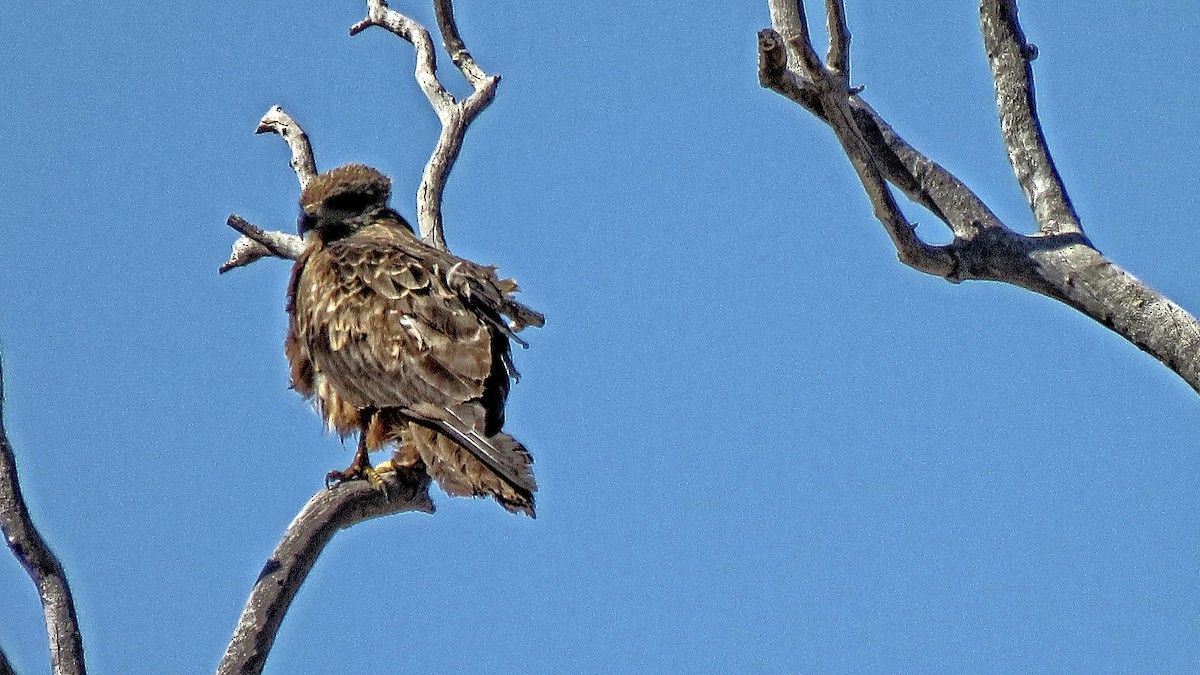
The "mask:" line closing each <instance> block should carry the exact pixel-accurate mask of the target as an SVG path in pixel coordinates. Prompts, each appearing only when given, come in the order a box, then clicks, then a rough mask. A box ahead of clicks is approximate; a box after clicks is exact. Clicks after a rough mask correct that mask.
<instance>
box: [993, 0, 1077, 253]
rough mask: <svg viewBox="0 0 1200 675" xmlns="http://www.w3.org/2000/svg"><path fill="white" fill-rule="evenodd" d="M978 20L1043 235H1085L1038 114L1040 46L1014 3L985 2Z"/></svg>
mask: <svg viewBox="0 0 1200 675" xmlns="http://www.w3.org/2000/svg"><path fill="white" fill-rule="evenodd" d="M979 22H980V27H981V29H982V32H983V42H984V46H985V47H986V49H987V55H988V63H989V64H990V65H991V68H992V80H993V82H994V83H995V87H996V107H997V109H998V110H999V113H1000V130H1001V131H1002V132H1003V135H1004V144H1005V146H1006V147H1007V148H1008V161H1009V163H1010V164H1011V165H1012V168H1013V173H1014V174H1016V177H1017V182H1018V183H1020V185H1021V190H1022V191H1023V192H1024V193H1025V199H1026V200H1027V201H1028V202H1029V208H1031V209H1032V210H1033V215H1034V219H1036V220H1037V222H1038V225H1039V227H1040V229H1041V231H1042V232H1043V233H1044V234H1050V235H1054V234H1076V235H1082V234H1083V228H1082V227H1081V226H1080V224H1079V216H1078V215H1077V214H1076V213H1075V207H1074V206H1073V205H1072V204H1071V200H1070V198H1069V197H1068V196H1067V189H1066V187H1065V186H1064V185H1063V182H1062V177H1060V176H1059V174H1058V169H1057V168H1055V166H1054V159H1053V158H1052V157H1051V156H1050V149H1049V148H1048V147H1047V146H1046V137H1045V135H1044V134H1043V133H1042V124H1041V122H1040V121H1039V120H1038V116H1037V102H1036V99H1035V97H1034V89H1033V68H1032V67H1031V66H1030V62H1031V61H1032V60H1033V59H1034V58H1035V57H1036V56H1037V48H1036V47H1034V46H1033V45H1032V44H1030V43H1028V42H1026V41H1025V33H1024V32H1023V31H1022V30H1021V26H1020V24H1018V23H1017V5H1016V2H1015V0H982V1H981V2H980V3H979Z"/></svg>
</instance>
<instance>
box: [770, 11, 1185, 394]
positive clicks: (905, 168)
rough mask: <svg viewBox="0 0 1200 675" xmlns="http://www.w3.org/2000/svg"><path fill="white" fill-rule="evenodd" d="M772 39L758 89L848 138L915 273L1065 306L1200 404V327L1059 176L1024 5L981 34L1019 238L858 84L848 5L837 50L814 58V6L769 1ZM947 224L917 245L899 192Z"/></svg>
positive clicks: (835, 32)
mask: <svg viewBox="0 0 1200 675" xmlns="http://www.w3.org/2000/svg"><path fill="white" fill-rule="evenodd" d="M768 3H769V5H770V9H771V22H772V26H773V27H772V28H768V29H765V30H762V31H760V32H759V35H758V46H759V63H758V74H759V82H760V83H761V84H762V86H764V87H766V88H769V89H771V90H773V91H775V92H777V93H779V94H781V95H783V96H785V97H787V98H789V99H791V100H792V101H795V102H796V103H798V104H799V105H801V106H802V107H804V108H805V109H806V110H808V111H809V112H811V113H812V114H813V115H815V116H816V117H817V118H818V119H820V120H822V121H824V122H825V123H826V124H828V125H829V126H830V127H831V128H832V129H833V131H834V133H835V134H836V135H837V137H838V141H839V142H840V143H841V145H842V149H843V150H844V151H845V153H846V156H847V157H848V158H849V160H850V162H851V164H852V165H853V166H854V169H855V171H856V172H857V173H858V176H859V179H860V180H861V181H862V184H863V188H864V189H865V190H866V192H867V195H868V197H869V198H870V199H871V203H872V205H873V206H874V211H875V216H876V217H877V218H878V219H879V221H880V223H882V224H883V226H884V228H885V229H886V230H887V232H888V234H889V236H890V237H891V238H892V241H893V243H894V244H895V246H896V250H897V252H898V255H899V258H900V260H901V261H902V262H904V263H905V264H906V265H909V266H911V267H913V268H915V269H918V270H920V271H922V272H925V273H928V274H934V275H937V276H940V277H943V278H945V279H947V280H949V281H952V282H960V281H964V280H968V279H979V280H987V281H1002V282H1005V283H1009V284H1013V285H1016V286H1020V287H1022V288H1026V289H1029V290H1031V291H1034V292H1036V293H1040V294H1042V295H1045V296H1047V297H1051V298H1054V299H1056V300H1059V301H1061V302H1063V303H1065V304H1067V305H1069V306H1071V307H1074V308H1075V309H1077V310H1079V311H1080V312H1082V313H1084V314H1086V315H1087V316H1089V317H1091V318H1093V319H1095V320H1096V321H1098V322H1100V323H1101V324H1103V325H1104V326H1107V327H1108V328H1110V329H1112V330H1113V331H1114V332H1116V333H1117V334H1119V335H1121V336H1122V337H1124V338H1125V339H1127V340H1129V341H1130V342H1132V343H1133V344H1135V345H1137V346H1138V347H1139V348H1140V349H1142V350H1144V351H1146V352H1147V353H1149V354H1150V355H1152V356H1154V357H1155V358H1157V359H1158V360H1159V361H1162V362H1163V363H1164V364H1166V365H1167V367H1168V368H1170V369H1171V370H1173V371H1175V372H1176V373H1177V374H1178V375H1179V376H1180V377H1182V378H1183V379H1184V380H1185V381H1186V382H1187V383H1188V384H1189V385H1191V387H1192V388H1193V389H1194V390H1196V391H1198V392H1200V359H1198V358H1197V355H1198V354H1200V323H1197V321H1196V319H1195V317H1193V316H1192V315H1191V314H1189V313H1188V312H1186V311H1185V310H1183V309H1182V308H1181V307H1179V306H1178V305H1176V304H1175V303H1173V302H1171V301H1170V300H1168V299H1167V298H1165V297H1163V296H1162V295H1161V294H1160V293H1158V292H1157V291H1155V290H1154V289H1152V288H1150V287H1149V286H1147V285H1146V284H1144V283H1142V282H1141V281H1139V280H1138V279H1137V278H1135V277H1134V276H1133V275H1131V274H1129V273H1128V272H1126V271H1124V270H1122V269H1121V268H1120V267H1118V266H1117V265H1115V264H1113V262H1112V261H1110V260H1108V259H1107V258H1106V257H1105V256H1104V255H1103V254H1102V253H1100V252H1099V251H1098V250H1096V248H1095V247H1093V246H1092V244H1091V242H1090V241H1089V240H1088V238H1087V236H1086V235H1085V234H1084V231H1083V227H1082V226H1081V225H1080V223H1079V217H1078V216H1077V215H1076V213H1075V209H1074V207H1073V206H1072V205H1071V201H1070V199H1069V198H1068V196H1067V191H1066V188H1065V187H1064V185H1063V181H1062V179H1061V177H1060V176H1059V174H1058V171H1057V169H1056V168H1055V166H1054V161H1053V160H1052V158H1051V156H1050V151H1049V149H1048V148H1047V146H1046V139H1045V136H1044V135H1043V133H1042V128H1041V124H1040V123H1039V121H1038V117H1037V109H1036V105H1035V99H1034V89H1033V71H1032V68H1031V67H1030V62H1031V61H1032V60H1033V59H1035V58H1036V57H1037V48H1036V47H1035V46H1034V45H1032V44H1030V43H1028V42H1026V40H1025V35H1024V33H1022V31H1021V26H1020V24H1019V23H1018V21H1017V7H1016V2H1015V0H982V1H981V2H980V8H979V13H980V25H981V28H982V33H983V41H984V46H985V47H986V50H987V56H988V61H989V62H990V64H991V68H992V76H993V80H994V82H995V88H996V105H997V108H998V110H999V115H1000V127H1001V132H1002V134H1003V137H1004V143H1005V146H1006V147H1007V149H1008V157H1009V161H1010V162H1011V164H1012V167H1013V172H1014V174H1015V175H1016V178H1017V182H1018V183H1019V184H1020V186H1021V189H1022V191H1023V192H1024V193H1025V197H1026V199H1027V201H1028V202H1029V207H1030V210H1031V211H1032V214H1033V218H1034V220H1035V221H1036V222H1037V224H1038V232H1037V233H1036V234H1033V235H1023V234H1020V233H1018V232H1015V231H1013V230H1012V229H1010V228H1008V227H1007V226H1006V225H1005V224H1004V223H1003V222H1001V221H1000V219H999V218H998V217H996V215H995V214H994V213H992V211H991V210H990V209H989V208H988V207H987V205H986V204H984V203H983V201H982V200H981V199H980V198H979V197H978V196H977V195H976V194H975V193H974V192H972V191H971V190H970V189H969V188H968V187H967V186H966V185H965V184H964V183H963V182H962V181H960V180H959V179H958V178H957V177H955V176H954V175H953V174H951V173H950V172H949V171H947V170H946V169H945V168H943V167H941V166H939V165H938V164H937V163H936V162H934V161H933V160H931V159H930V158H928V157H926V156H925V155H924V154H922V153H921V152H920V151H918V150H916V149H915V148H913V147H912V146H911V145H909V144H908V143H907V142H905V141H904V139H903V138H901V137H900V136H899V134H897V133H896V132H895V131H894V130H893V129H892V128H891V126H889V125H888V123H887V122H886V121H884V120H883V118H881V117H880V116H879V114H878V113H876V112H875V111H874V110H873V109H872V108H871V106H869V105H868V104H867V102H866V101H865V100H863V98H862V97H861V96H860V95H859V91H860V90H859V89H856V88H851V87H850V86H849V83H850V31H849V28H848V27H847V25H846V20H845V11H844V8H843V3H842V2H841V0H826V2H825V11H826V15H827V17H828V27H829V34H830V46H829V51H828V55H827V57H826V62H825V63H822V62H821V60H820V58H819V57H818V56H817V54H816V52H815V50H814V49H813V46H812V42H811V40H810V38H809V32H808V24H807V22H806V19H805V14H804V5H803V3H802V2H797V0H768ZM889 183H890V184H891V185H892V186H895V187H896V188H898V189H900V191H902V192H903V193H904V194H905V195H906V196H907V197H908V198H909V199H911V200H912V201H914V202H916V203H918V204H920V205H921V206H923V207H925V208H926V209H928V210H929V211H930V212H931V213H933V214H934V215H935V216H936V217H937V218H939V219H940V220H942V221H943V222H945V223H946V225H947V226H948V227H949V228H950V230H951V232H952V233H953V234H954V240H953V241H952V242H951V243H949V244H947V245H945V246H934V245H930V244H927V243H925V242H923V241H921V239H920V238H919V237H918V236H917V234H916V230H915V229H914V226H913V225H912V224H911V223H909V222H908V221H907V220H906V219H905V217H904V215H903V214H902V213H901V212H900V209H899V208H898V206H897V205H896V202H895V200H894V198H893V196H892V192H891V188H890V187H889V185H888V184H889Z"/></svg>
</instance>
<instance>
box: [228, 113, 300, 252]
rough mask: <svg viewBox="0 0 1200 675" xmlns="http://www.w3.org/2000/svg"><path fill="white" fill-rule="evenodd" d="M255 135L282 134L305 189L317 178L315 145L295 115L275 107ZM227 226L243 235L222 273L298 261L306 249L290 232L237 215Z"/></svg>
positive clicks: (235, 244)
mask: <svg viewBox="0 0 1200 675" xmlns="http://www.w3.org/2000/svg"><path fill="white" fill-rule="evenodd" d="M254 133H256V134H265V133H274V134H279V135H280V136H281V137H282V138H283V140H284V141H285V142H286V143H287V144H288V148H289V149H291V151H292V159H291V162H289V163H290V164H291V167H292V171H294V172H296V180H298V181H300V189H301V190H303V189H304V186H305V185H308V182H309V181H310V180H312V179H313V178H315V177H316V175H317V162H316V160H314V159H313V151H312V144H311V143H309V141H308V134H306V133H304V129H302V128H301V127H300V125H299V124H298V123H297V122H296V120H294V119H292V116H291V115H289V114H287V113H286V112H284V110H283V108H281V107H279V106H277V105H273V106H271V109H270V110H268V111H267V113H266V114H265V115H263V117H262V119H261V120H259V121H258V128H257V129H255V130H254ZM226 224H227V225H229V226H230V227H232V228H233V229H235V230H237V231H238V232H240V233H241V234H242V236H241V237H238V240H237V241H235V242H233V251H232V252H231V253H230V254H229V260H226V261H225V264H224V265H221V267H220V268H218V269H217V271H218V272H220V273H221V274H224V273H226V272H228V271H229V270H231V269H234V268H235V267H244V266H246V265H249V264H250V263H252V262H254V261H255V260H258V259H259V258H265V257H268V256H273V257H276V258H284V259H287V260H295V259H296V258H299V257H300V253H301V252H302V251H303V250H304V242H303V241H301V240H300V237H298V236H296V235H294V234H289V233H287V232H278V231H276V232H267V231H265V230H263V229H262V228H260V227H258V226H257V225H252V224H251V223H250V222H248V221H247V220H246V219H244V218H242V217H241V216H239V215H237V214H233V215H230V216H229V220H227V221H226Z"/></svg>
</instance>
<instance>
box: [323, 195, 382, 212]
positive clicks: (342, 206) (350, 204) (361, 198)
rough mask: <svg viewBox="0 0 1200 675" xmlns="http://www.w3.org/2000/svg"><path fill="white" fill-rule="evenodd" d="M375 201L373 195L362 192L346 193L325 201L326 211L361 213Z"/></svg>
mask: <svg viewBox="0 0 1200 675" xmlns="http://www.w3.org/2000/svg"><path fill="white" fill-rule="evenodd" d="M374 201H375V200H374V199H373V198H372V197H371V195H367V194H363V193H361V192H345V193H342V194H340V195H334V196H332V197H330V198H329V199H327V200H325V209H326V210H327V211H341V212H343V213H359V212H361V211H364V210H366V208H367V207H368V206H370V205H371V204H372V203H373V202H374Z"/></svg>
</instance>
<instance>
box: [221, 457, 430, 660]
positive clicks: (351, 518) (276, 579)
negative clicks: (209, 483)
mask: <svg viewBox="0 0 1200 675" xmlns="http://www.w3.org/2000/svg"><path fill="white" fill-rule="evenodd" d="M380 478H381V479H382V480H383V481H384V485H385V487H386V492H381V491H380V490H378V489H376V487H375V486H374V485H372V484H371V483H370V482H368V481H349V482H346V483H342V484H341V485H338V486H337V487H336V488H334V489H331V490H321V491H320V492H318V493H317V494H316V495H314V496H313V498H312V499H310V500H309V501H308V504H306V505H305V506H304V508H303V509H302V510H301V511H300V513H299V514H298V515H297V516H296V518H295V520H293V521H292V524H291V525H289V526H288V528H287V530H286V531H285V532H284V535H283V539H282V540H281V541H280V542H279V546H277V547H276V548H275V552H274V553H272V554H271V558H270V559H269V560H267V564H266V565H264V566H263V570H262V572H261V573H260V574H259V575H258V581H256V582H255V584H254V590H253V591H252V592H251V593H250V598H249V600H247V601H246V607H245V609H243V610H242V616H241V618H240V619H239V620H238V624H237V627H236V628H235V629H234V631H233V639H232V640H231V641H230V643H229V648H228V649H226V651H225V656H224V658H222V659H221V664H220V666H218V667H217V673H218V675H235V674H236V675H242V674H245V673H261V672H262V669H263V666H264V665H266V662H267V655H268V654H269V653H270V651H271V647H272V646H273V645H274V644H275V636H276V635H277V634H278V632H279V626H280V625H281V624H282V623H283V617H284V615H286V614H287V610H288V608H289V607H290V606H291V604H292V599H293V598H295V597H296V592H297V591H299V590H300V586H301V584H303V583H304V579H305V578H306V577H307V576H308V572H309V570H311V569H312V566H313V564H314V563H316V561H317V557H318V556H320V555H321V551H323V550H324V549H325V545H326V544H328V543H329V540H330V539H332V538H333V535H334V534H337V532H338V530H343V529H345V528H347V527H350V526H351V525H354V524H356V523H361V522H363V521H364V520H370V519H372V518H380V517H383V516H389V515H392V514H394V513H402V512H404V511H422V512H424V513H433V502H432V501H430V499H429V477H428V476H427V475H425V474H424V472H420V473H410V472H396V471H392V472H388V473H383V474H380Z"/></svg>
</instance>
